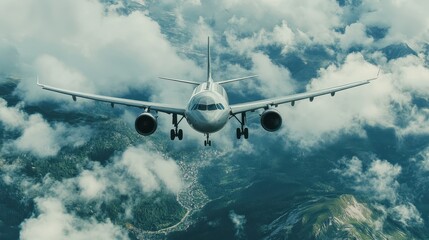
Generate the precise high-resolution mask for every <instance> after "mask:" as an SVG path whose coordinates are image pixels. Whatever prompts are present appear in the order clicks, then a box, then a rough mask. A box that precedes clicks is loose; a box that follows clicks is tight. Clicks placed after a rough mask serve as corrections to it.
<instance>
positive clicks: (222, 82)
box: [216, 75, 258, 84]
mask: <svg viewBox="0 0 429 240" xmlns="http://www.w3.org/2000/svg"><path fill="white" fill-rule="evenodd" d="M257 76H258V75H252V76H248V77H241V78H234V79H228V80H223V81H218V82H216V83H217V84H225V83H230V82H235V81H240V80H244V79H249V78H255V77H257Z"/></svg>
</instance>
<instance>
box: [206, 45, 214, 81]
mask: <svg viewBox="0 0 429 240" xmlns="http://www.w3.org/2000/svg"><path fill="white" fill-rule="evenodd" d="M207 82H213V79H212V68H211V57H210V37H208V38H207Z"/></svg>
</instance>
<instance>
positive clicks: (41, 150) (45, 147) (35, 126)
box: [13, 115, 61, 157]
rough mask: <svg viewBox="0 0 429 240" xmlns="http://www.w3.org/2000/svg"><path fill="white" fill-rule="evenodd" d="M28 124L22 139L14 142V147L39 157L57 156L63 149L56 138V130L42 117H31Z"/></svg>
mask: <svg viewBox="0 0 429 240" xmlns="http://www.w3.org/2000/svg"><path fill="white" fill-rule="evenodd" d="M27 123H28V125H27V127H26V128H25V130H24V132H23V133H22V135H21V137H19V138H18V139H16V140H15V141H14V143H13V144H14V146H15V147H16V148H17V149H18V150H20V151H24V152H31V153H33V154H34V155H36V156H39V157H49V156H54V155H56V154H57V153H58V151H59V150H60V149H61V147H60V145H59V144H58V143H57V142H56V140H55V138H54V135H55V131H54V129H52V128H51V127H50V126H49V124H48V123H47V122H46V121H45V120H43V118H42V117H41V116H40V115H31V116H30V117H29V119H28V122H27Z"/></svg>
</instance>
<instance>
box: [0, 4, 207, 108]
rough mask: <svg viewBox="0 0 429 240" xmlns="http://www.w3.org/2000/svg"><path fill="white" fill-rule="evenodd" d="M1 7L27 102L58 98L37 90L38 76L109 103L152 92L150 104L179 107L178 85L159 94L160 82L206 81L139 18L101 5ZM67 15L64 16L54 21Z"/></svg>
mask: <svg viewBox="0 0 429 240" xmlns="http://www.w3.org/2000/svg"><path fill="white" fill-rule="evenodd" d="M107 6H109V5H107ZM0 7H1V10H0V14H2V16H4V17H5V19H7V20H6V21H4V22H2V23H1V24H0V32H2V33H3V34H2V35H3V36H2V37H3V38H5V39H6V40H5V42H6V43H7V44H9V45H11V46H12V47H14V48H15V49H16V50H17V52H18V55H19V59H20V62H19V65H20V67H21V68H22V74H23V77H22V81H21V82H20V84H19V87H18V90H17V92H18V93H19V94H20V95H21V96H22V97H23V98H24V100H25V101H27V102H28V103H35V102H39V101H44V100H48V99H56V100H59V99H61V98H60V97H58V96H59V95H56V94H54V93H48V92H45V91H41V90H40V89H39V88H38V87H37V86H35V78H36V75H39V77H40V80H41V81H42V82H43V83H46V84H51V85H54V86H59V87H65V88H68V89H72V90H78V91H84V92H95V93H103V94H108V95H114V96H121V95H125V94H127V93H129V92H130V90H139V91H141V89H144V88H147V87H148V86H150V85H153V86H155V87H156V90H157V91H158V93H156V92H154V93H153V97H154V99H157V100H158V96H162V100H163V101H165V102H170V103H171V102H175V101H177V102H184V101H183V98H182V97H181V96H182V95H181V93H182V92H183V91H172V90H174V89H182V85H171V86H169V87H165V86H162V87H161V86H160V85H158V83H157V82H158V81H157V76H159V75H167V76H177V77H181V78H191V79H193V78H195V79H198V78H199V77H200V76H202V75H203V74H204V72H203V71H202V70H201V72H200V69H199V67H197V66H196V65H195V64H194V63H193V62H192V61H189V60H187V59H183V58H181V57H179V56H178V55H177V54H176V49H175V48H174V47H173V46H171V44H170V43H169V42H168V41H167V40H166V39H165V36H164V35H163V34H162V33H161V29H160V26H159V24H158V23H157V22H155V21H153V20H152V19H151V18H150V17H148V16H147V15H146V13H144V12H141V11H134V12H131V13H130V14H129V15H127V16H124V15H120V14H118V13H117V12H116V11H115V10H114V8H113V9H111V8H109V7H106V6H105V5H103V4H102V3H100V2H98V1H85V0H78V1H71V0H67V1H65V2H61V3H58V2H56V1H52V0H43V1H28V2H26V3H25V4H21V3H16V2H15V1H9V0H7V1H2V3H1V4H0ZM29 9H31V11H30V10H29ZM64 9H67V14H62V15H59V14H58V13H63V12H64ZM10 11H13V12H15V14H12V15H11V14H10ZM30 22H31V24H30V25H29V24H28V23H30ZM47 26H49V27H47ZM48 29H49V30H48ZM163 83H164V82H163ZM183 89H184V88H183ZM167 93H169V94H167ZM62 99H65V98H62Z"/></svg>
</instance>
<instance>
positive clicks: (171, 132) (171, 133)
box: [170, 129, 176, 140]
mask: <svg viewBox="0 0 429 240" xmlns="http://www.w3.org/2000/svg"><path fill="white" fill-rule="evenodd" d="M175 138H176V132H175V131H174V129H171V131H170V139H171V140H174V139H175Z"/></svg>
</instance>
